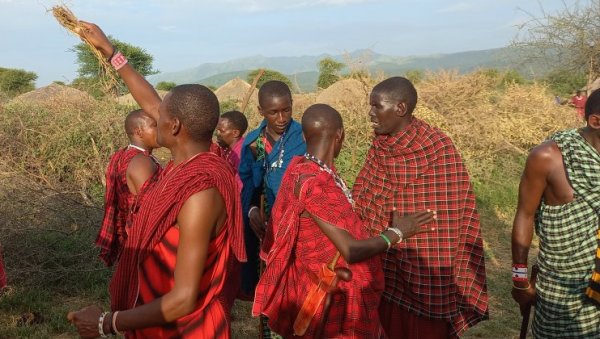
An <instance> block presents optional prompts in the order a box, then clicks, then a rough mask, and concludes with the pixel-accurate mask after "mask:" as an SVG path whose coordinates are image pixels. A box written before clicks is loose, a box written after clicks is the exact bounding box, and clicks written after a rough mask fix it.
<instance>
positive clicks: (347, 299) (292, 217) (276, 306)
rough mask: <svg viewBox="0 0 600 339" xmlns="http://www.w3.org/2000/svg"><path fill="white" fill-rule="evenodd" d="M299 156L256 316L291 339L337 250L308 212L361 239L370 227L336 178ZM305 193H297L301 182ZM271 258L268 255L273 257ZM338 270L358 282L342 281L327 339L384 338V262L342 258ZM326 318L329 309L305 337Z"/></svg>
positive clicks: (270, 246)
mask: <svg viewBox="0 0 600 339" xmlns="http://www.w3.org/2000/svg"><path fill="white" fill-rule="evenodd" d="M303 160H304V158H303V157H296V158H294V159H293V160H292V162H291V163H290V165H289V167H288V169H287V171H286V173H285V175H284V177H283V180H282V182H281V186H280V188H279V194H278V195H277V200H276V201H275V205H274V206H273V210H272V214H271V217H272V225H271V226H270V227H269V229H268V230H267V237H266V238H268V239H271V240H269V241H265V246H266V247H264V248H263V253H262V255H263V256H265V258H266V269H265V271H264V273H263V274H262V276H261V278H260V281H259V283H258V286H257V287H256V296H255V300H254V306H253V309H252V314H253V315H254V316H258V315H259V314H264V315H266V316H267V317H268V318H269V327H270V328H271V329H272V330H273V331H275V332H276V333H277V334H280V335H282V336H284V337H285V338H290V337H292V336H293V324H294V321H295V319H296V317H297V316H298V313H299V311H300V308H301V307H302V304H303V302H304V299H305V298H306V296H307V294H308V292H309V290H310V289H311V288H312V287H313V286H315V285H316V284H317V282H316V278H317V275H318V273H319V271H320V270H321V268H322V267H323V264H328V263H330V262H331V260H332V258H334V256H335V255H336V253H337V248H336V247H335V246H334V245H333V243H332V242H331V241H330V240H329V238H327V236H326V235H325V234H324V233H323V231H321V229H320V228H319V226H318V225H317V223H316V222H315V221H314V220H313V219H312V218H311V217H310V216H308V215H302V214H303V213H304V211H306V212H308V213H310V214H312V215H314V216H316V217H318V218H319V219H321V220H323V221H325V222H327V223H330V224H332V225H335V226H336V227H339V228H341V229H345V230H347V231H348V232H349V233H350V234H351V235H352V236H354V237H355V238H357V239H365V238H368V237H369V235H368V233H367V232H366V229H365V227H364V223H363V222H362V221H361V220H360V218H359V217H358V216H357V215H356V213H354V211H353V210H352V205H351V204H350V202H349V201H348V199H347V198H346V196H345V195H344V193H343V192H342V190H341V188H340V187H338V186H336V183H335V181H334V179H333V177H332V176H331V175H330V174H328V173H327V172H324V171H321V169H320V167H319V166H318V165H317V164H315V163H313V162H303ZM298 182H300V184H299V185H298V187H299V191H298V192H297V194H295V193H294V190H295V188H296V185H297V183H298ZM267 253H268V254H267ZM336 267H347V268H349V269H350V270H351V271H352V280H351V281H349V282H344V281H342V282H340V283H339V284H338V287H339V289H340V293H339V294H334V297H333V301H332V306H331V309H330V311H329V316H328V321H327V324H326V326H325V330H324V332H323V337H325V338H379V336H380V330H381V325H380V323H379V316H378V314H377V309H378V306H379V300H380V298H381V293H382V292H383V274H382V272H381V262H380V258H379V257H374V258H371V259H368V260H365V261H363V262H360V263H356V264H351V265H350V264H347V263H346V262H345V261H344V259H343V258H340V259H339V261H338V264H337V266H336ZM322 317H323V304H321V306H320V307H319V309H318V310H317V313H316V315H315V317H314V318H313V319H312V322H311V324H310V326H309V328H308V330H307V332H306V333H305V335H304V336H303V337H306V338H311V337H314V335H315V330H316V327H317V324H318V323H319V322H320V320H321V319H322Z"/></svg>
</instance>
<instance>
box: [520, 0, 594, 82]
mask: <svg viewBox="0 0 600 339" xmlns="http://www.w3.org/2000/svg"><path fill="white" fill-rule="evenodd" d="M540 6H541V5H540ZM527 14H528V15H529V20H528V21H526V22H525V23H524V24H522V25H521V26H520V27H519V35H518V36H517V37H516V38H515V40H514V41H513V43H512V45H513V47H517V48H519V50H520V51H522V52H524V53H525V56H526V57H527V58H528V59H529V60H536V59H537V60H543V61H545V62H547V63H548V64H549V66H550V67H551V69H555V70H556V69H563V70H567V71H571V72H573V73H575V74H577V73H585V74H587V82H588V86H589V84H591V83H592V81H594V79H596V78H597V77H598V76H600V0H590V1H585V2H580V1H576V2H575V3H572V4H567V2H563V8H562V9H561V10H560V11H559V12H557V13H555V14H551V13H547V12H545V11H544V9H543V7H542V14H541V16H535V15H533V14H531V13H527Z"/></svg>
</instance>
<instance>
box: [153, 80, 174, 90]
mask: <svg viewBox="0 0 600 339" xmlns="http://www.w3.org/2000/svg"><path fill="white" fill-rule="evenodd" d="M175 86H177V84H176V83H174V82H172V81H161V82H159V83H157V84H156V86H155V88H156V89H158V90H162V91H170V90H172V89H173V88H174V87H175Z"/></svg>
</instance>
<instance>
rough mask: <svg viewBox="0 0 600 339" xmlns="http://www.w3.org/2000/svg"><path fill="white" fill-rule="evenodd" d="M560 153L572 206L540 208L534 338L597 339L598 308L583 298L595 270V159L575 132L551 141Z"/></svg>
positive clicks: (598, 205)
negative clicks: (569, 188) (570, 186)
mask: <svg viewBox="0 0 600 339" xmlns="http://www.w3.org/2000/svg"><path fill="white" fill-rule="evenodd" d="M550 140H553V141H554V142H555V143H556V144H557V145H558V148H559V149H560V151H561V153H562V156H563V161H564V164H565V168H566V171H567V176H568V178H569V181H570V182H571V185H572V187H573V189H574V191H575V198H574V200H573V201H571V202H569V203H567V204H565V205H560V206H549V205H546V204H545V203H544V202H542V203H541V205H540V207H539V209H538V215H537V217H536V233H537V235H538V237H539V239H540V251H539V254H538V265H539V267H540V272H539V275H538V279H537V282H536V290H537V303H536V306H535V315H534V318H533V335H534V337H535V338H544V339H546V338H595V339H598V338H600V307H598V306H596V305H594V304H593V303H591V302H590V300H589V299H588V298H587V297H586V296H585V294H584V291H585V289H586V288H587V287H588V285H589V280H590V278H591V276H592V270H593V268H594V258H595V256H596V249H597V247H598V243H597V240H596V234H597V232H598V225H599V212H600V154H598V152H597V151H596V149H594V148H593V147H592V146H591V145H589V144H588V143H587V141H586V140H585V139H584V138H583V137H582V136H581V135H580V134H579V132H578V131H577V130H569V131H564V132H559V133H556V134H554V135H552V136H551V137H550Z"/></svg>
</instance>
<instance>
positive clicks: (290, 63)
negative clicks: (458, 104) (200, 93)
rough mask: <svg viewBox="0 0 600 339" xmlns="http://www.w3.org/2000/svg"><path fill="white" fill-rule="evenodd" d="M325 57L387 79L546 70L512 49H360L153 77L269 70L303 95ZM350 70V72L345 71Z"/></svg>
mask: <svg viewBox="0 0 600 339" xmlns="http://www.w3.org/2000/svg"><path fill="white" fill-rule="evenodd" d="M324 57H332V58H334V59H336V60H338V61H341V62H346V60H348V58H349V59H350V60H356V61H359V62H360V63H361V64H362V65H365V67H366V68H367V69H368V70H369V71H370V72H372V73H377V72H384V73H385V74H386V75H387V76H394V75H403V74H405V72H406V71H408V70H431V71H437V70H441V69H456V70H457V71H459V72H470V71H473V70H475V69H477V68H496V69H507V68H512V69H516V70H517V71H519V72H520V73H521V74H522V75H523V76H525V77H527V78H531V77H540V76H543V75H544V74H545V73H546V72H547V69H546V68H544V67H543V66H541V65H532V64H525V63H523V62H522V60H523V58H522V57H521V56H520V55H519V53H516V52H515V51H514V50H512V49H510V48H496V49H488V50H482V51H468V52H460V53H452V54H437V55H426V56H407V57H399V56H389V55H384V54H378V53H376V52H373V51H371V50H357V51H354V52H352V53H349V54H347V55H335V56H331V55H327V54H322V55H317V56H299V57H265V56H260V55H259V56H254V57H246V58H240V59H234V60H230V61H227V62H222V63H206V64H202V65H200V66H198V67H194V68H190V69H186V70H182V71H179V72H172V73H161V74H157V75H154V76H151V77H150V81H151V82H152V83H153V84H156V83H157V82H159V81H173V82H175V83H177V84H183V83H201V84H205V85H211V86H216V87H219V86H221V85H223V84H224V83H226V82H227V81H229V80H231V79H233V78H235V77H240V78H242V79H244V80H246V77H247V75H248V73H249V72H250V71H252V70H254V69H257V68H269V69H274V70H276V71H279V72H282V73H283V74H286V75H287V76H288V77H289V78H290V80H292V82H293V83H295V84H297V85H298V87H299V88H300V91H302V92H310V91H314V90H315V89H316V83H317V79H318V76H319V74H318V66H317V65H318V62H319V60H321V59H323V58H324ZM346 71H347V70H346Z"/></svg>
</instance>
